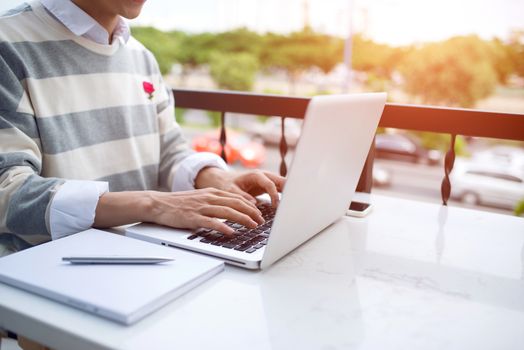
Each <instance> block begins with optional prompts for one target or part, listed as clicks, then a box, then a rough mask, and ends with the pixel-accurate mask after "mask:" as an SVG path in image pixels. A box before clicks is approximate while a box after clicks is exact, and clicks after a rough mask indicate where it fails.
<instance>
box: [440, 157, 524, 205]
mask: <svg viewBox="0 0 524 350" xmlns="http://www.w3.org/2000/svg"><path fill="white" fill-rule="evenodd" d="M450 179H451V196H452V197H453V198H457V199H460V200H461V201H462V202H464V203H467V204H470V205H477V204H487V205H492V206H497V207H501V208H509V209H514V208H515V206H516V204H517V203H518V202H519V201H521V200H523V199H524V172H522V171H517V170H511V169H510V168H508V167H502V166H500V165H491V164H486V163H475V162H460V161H459V162H457V164H456V166H455V168H454V169H453V172H452V173H451V177H450Z"/></svg>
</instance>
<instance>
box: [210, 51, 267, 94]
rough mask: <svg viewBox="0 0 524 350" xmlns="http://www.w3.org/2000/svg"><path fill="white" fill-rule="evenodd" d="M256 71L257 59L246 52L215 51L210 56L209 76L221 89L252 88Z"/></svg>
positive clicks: (244, 89) (246, 89)
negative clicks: (228, 52) (227, 52)
mask: <svg viewBox="0 0 524 350" xmlns="http://www.w3.org/2000/svg"><path fill="white" fill-rule="evenodd" d="M257 71H258V60H257V58H256V57H255V56H253V55H251V54H248V53H231V54H226V53H219V52H215V53H213V54H212V55H211V58H210V72H211V77H212V78H213V80H214V81H215V83H216V84H217V85H218V87H219V88H221V89H226V90H241V91H249V90H252V89H253V85H254V83H255V75H256V73H257Z"/></svg>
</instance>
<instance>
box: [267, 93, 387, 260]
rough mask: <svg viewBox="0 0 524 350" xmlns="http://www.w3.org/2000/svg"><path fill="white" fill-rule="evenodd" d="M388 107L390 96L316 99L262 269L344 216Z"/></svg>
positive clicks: (309, 111)
mask: <svg viewBox="0 0 524 350" xmlns="http://www.w3.org/2000/svg"><path fill="white" fill-rule="evenodd" d="M385 103H386V93H366V94H351V95H328V96H316V97H313V98H312V99H311V101H310V103H309V106H308V109H307V112H306V116H305V120H304V125H303V128H302V134H301V136H300V139H299V141H298V145H297V148H296V152H295V157H294V158H293V161H292V164H291V167H290V171H289V174H288V178H287V180H286V185H285V187H284V191H283V193H282V200H281V202H280V205H279V207H278V211H277V213H276V216H275V220H274V223H273V227H272V230H271V235H270V237H269V240H268V243H267V246H266V248H265V252H264V256H263V258H262V263H261V268H265V267H268V266H269V265H271V264H272V263H274V262H275V261H277V260H278V259H280V258H282V257H283V256H284V255H286V254H287V253H288V252H290V251H291V250H293V249H295V248H296V247H298V246H299V245H300V244H302V243H304V242H305V241H306V240H308V239H310V238H311V237H312V236H314V235H315V234H317V233H318V232H320V231H322V230H323V229H324V228H326V227H327V226H329V225H330V224H332V223H333V222H334V221H336V220H337V219H338V218H340V217H342V216H343V215H344V213H345V212H346V210H347V207H348V205H349V203H350V202H351V198H352V196H353V194H354V193H355V189H356V186H357V183H358V179H359V177H360V174H361V172H362V169H363V167H364V163H365V161H366V157H367V155H368V152H369V149H370V147H371V143H372V141H373V137H374V135H375V131H376V129H377V127H378V123H379V120H380V116H381V115H382V111H383V109H384V105H385Z"/></svg>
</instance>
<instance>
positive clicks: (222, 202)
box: [210, 197, 265, 225]
mask: <svg viewBox="0 0 524 350" xmlns="http://www.w3.org/2000/svg"><path fill="white" fill-rule="evenodd" d="M210 204H214V205H218V206H224V207H229V208H233V209H235V210H237V211H239V212H241V213H244V214H247V215H249V217H250V218H251V219H253V220H255V221H256V222H257V223H258V224H259V225H262V224H263V223H264V222H265V220H264V218H263V217H262V213H261V212H260V210H259V209H258V208H257V207H256V206H254V205H249V204H247V203H246V202H245V201H244V200H241V199H238V198H227V197H216V198H215V199H214V200H213V201H212V203H210Z"/></svg>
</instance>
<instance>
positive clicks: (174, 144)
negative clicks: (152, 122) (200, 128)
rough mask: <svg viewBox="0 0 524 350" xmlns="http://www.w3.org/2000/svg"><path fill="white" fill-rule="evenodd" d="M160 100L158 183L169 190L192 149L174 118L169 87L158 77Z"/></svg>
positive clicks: (173, 107) (172, 101) (158, 108)
mask: <svg viewBox="0 0 524 350" xmlns="http://www.w3.org/2000/svg"><path fill="white" fill-rule="evenodd" d="M159 89H160V93H161V94H162V98H161V99H160V101H161V102H159V103H158V104H157V107H156V108H157V116H158V126H159V127H158V130H159V137H160V165H159V185H160V187H161V188H163V189H165V190H171V188H172V184H173V181H174V178H175V174H176V172H177V170H178V168H179V166H180V164H181V163H182V162H183V160H184V159H185V158H187V157H189V156H190V155H192V154H195V153H196V152H195V151H193V150H192V149H191V148H190V146H189V143H188V142H187V140H186V138H185V137H184V136H183V134H182V129H181V128H180V125H179V124H178V123H177V122H176V120H175V105H174V98H173V93H172V92H171V89H169V88H167V86H166V85H165V84H164V82H163V80H162V79H160V86H159Z"/></svg>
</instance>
